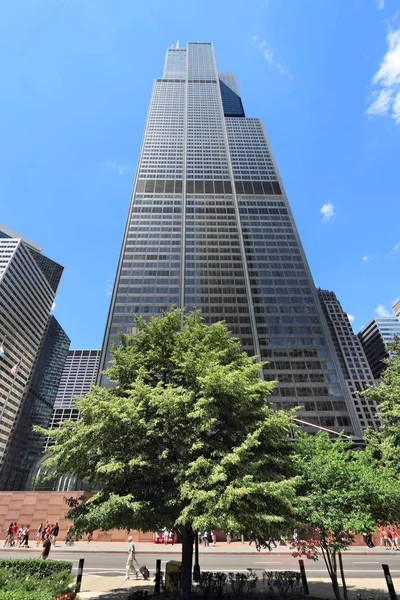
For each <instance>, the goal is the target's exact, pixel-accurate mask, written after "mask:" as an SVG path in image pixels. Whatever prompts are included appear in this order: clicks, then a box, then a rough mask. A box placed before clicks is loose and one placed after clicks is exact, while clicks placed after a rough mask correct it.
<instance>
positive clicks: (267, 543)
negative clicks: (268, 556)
mask: <svg viewBox="0 0 400 600" xmlns="http://www.w3.org/2000/svg"><path fill="white" fill-rule="evenodd" d="M271 544H273V545H274V548H277V547H278V545H277V543H276V542H275V538H274V537H273V536H271V537H270V538H269V539H268V541H267V542H265V544H264V548H268V550H269V551H270V552H272V548H271Z"/></svg>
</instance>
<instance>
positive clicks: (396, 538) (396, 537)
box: [390, 527, 400, 550]
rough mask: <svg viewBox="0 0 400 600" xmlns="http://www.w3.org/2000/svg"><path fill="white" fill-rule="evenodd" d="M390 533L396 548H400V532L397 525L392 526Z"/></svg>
mask: <svg viewBox="0 0 400 600" xmlns="http://www.w3.org/2000/svg"><path fill="white" fill-rule="evenodd" d="M390 533H391V534H392V543H393V549H394V550H400V548H399V534H398V532H397V529H396V528H395V527H390Z"/></svg>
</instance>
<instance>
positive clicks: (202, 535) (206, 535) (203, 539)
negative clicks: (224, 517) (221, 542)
mask: <svg viewBox="0 0 400 600" xmlns="http://www.w3.org/2000/svg"><path fill="white" fill-rule="evenodd" d="M210 538H211V540H212V543H213V546H216V544H217V530H216V529H211V532H209V531H208V529H205V530H204V531H203V532H201V531H199V533H198V539H199V544H203V546H204V547H205V548H207V547H208V546H209V545H210Z"/></svg>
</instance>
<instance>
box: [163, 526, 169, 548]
mask: <svg viewBox="0 0 400 600" xmlns="http://www.w3.org/2000/svg"><path fill="white" fill-rule="evenodd" d="M163 538H164V544H168V529H167V528H166V527H164V529H163Z"/></svg>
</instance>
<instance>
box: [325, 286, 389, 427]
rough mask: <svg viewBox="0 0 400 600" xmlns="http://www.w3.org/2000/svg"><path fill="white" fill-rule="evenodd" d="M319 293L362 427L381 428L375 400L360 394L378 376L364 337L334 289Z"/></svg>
mask: <svg viewBox="0 0 400 600" xmlns="http://www.w3.org/2000/svg"><path fill="white" fill-rule="evenodd" d="M318 296H319V299H320V301H321V304H322V309H323V311H324V313H325V317H326V320H327V323H328V327H329V330H330V333H331V336H332V339H333V343H334V345H335V348H336V354H337V356H338V357H339V364H340V367H341V369H342V373H343V377H344V380H345V382H346V385H347V387H348V388H349V392H350V394H351V397H352V398H353V402H354V406H355V409H356V414H357V417H358V420H359V422H360V426H361V427H362V429H365V428H366V427H373V428H374V429H379V427H380V422H379V420H378V419H377V418H376V409H377V407H376V403H375V401H374V400H370V399H369V398H364V397H362V396H360V392H362V391H363V390H365V389H366V388H368V387H371V386H372V385H373V384H374V377H373V375H372V371H371V368H370V366H369V364H368V361H367V357H366V356H365V353H364V349H363V347H362V345H361V342H360V339H359V337H358V336H357V335H355V333H354V331H353V328H352V326H351V323H350V321H349V317H348V316H347V313H345V312H344V310H343V308H342V306H341V304H340V302H339V300H338V299H337V298H336V295H335V293H334V292H329V291H328V290H321V289H318Z"/></svg>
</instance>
